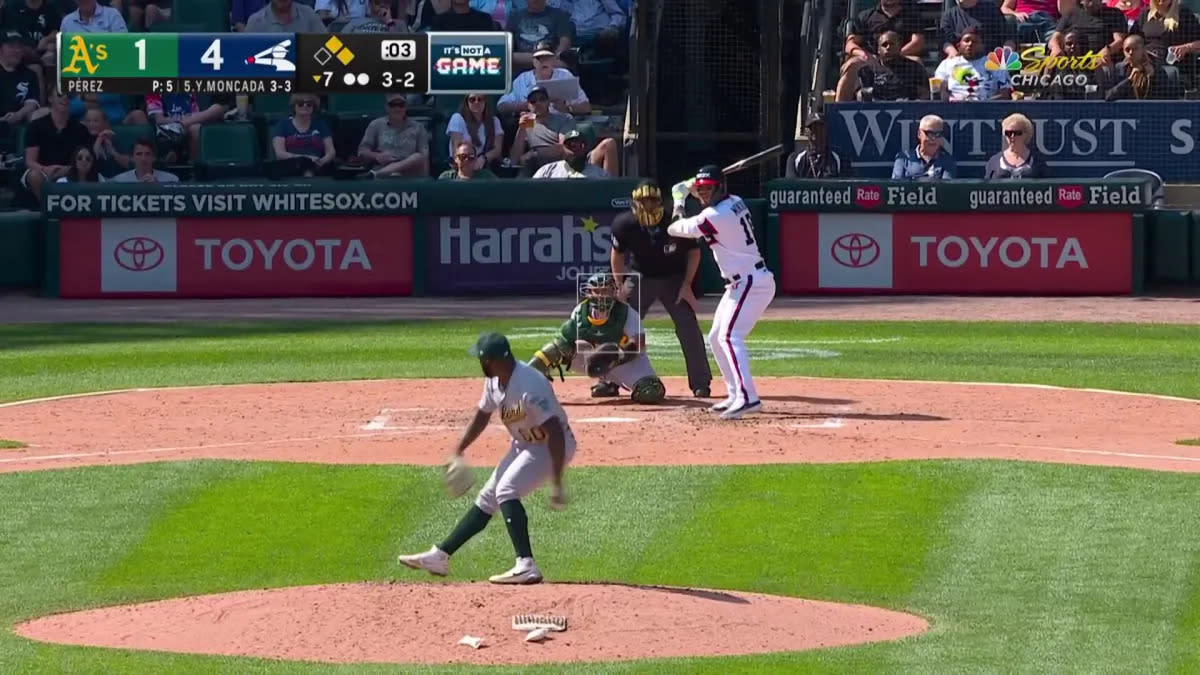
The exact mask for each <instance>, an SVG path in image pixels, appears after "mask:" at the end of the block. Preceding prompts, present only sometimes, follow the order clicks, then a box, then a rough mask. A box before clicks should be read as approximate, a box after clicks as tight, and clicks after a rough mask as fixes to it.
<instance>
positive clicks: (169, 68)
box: [57, 33, 512, 95]
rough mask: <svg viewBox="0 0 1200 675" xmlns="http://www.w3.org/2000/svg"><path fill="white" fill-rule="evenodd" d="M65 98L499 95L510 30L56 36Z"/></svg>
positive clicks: (505, 83)
mask: <svg viewBox="0 0 1200 675" xmlns="http://www.w3.org/2000/svg"><path fill="white" fill-rule="evenodd" d="M57 39H58V90H59V91H61V92H64V93H67V94H85V93H105V94H149V93H161V94H172V93H179V94H209V95H211V94H288V93H311V94H327V93H364V94H367V93H400V94H459V93H464V92H478V93H485V94H502V93H505V92H507V91H508V89H509V86H510V84H511V82H512V36H511V35H510V34H508V33H418V34H386V33H351V34H338V35H331V34H289V33H182V34H180V33H59V34H58V36H57Z"/></svg>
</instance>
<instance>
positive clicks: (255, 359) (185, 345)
mask: <svg viewBox="0 0 1200 675" xmlns="http://www.w3.org/2000/svg"><path fill="white" fill-rule="evenodd" d="M564 314H565V312H564ZM554 324H555V322H553V321H547V320H507V319H497V320H472V321H458V322H447V321H406V322H373V323H355V324H337V323H312V322H278V323H245V324H242V323H239V324H182V325H171V326H159V325H147V326H136V325H134V326H112V325H89V324H64V325H54V326H37V325H34V326H28V325H18V326H3V327H0V400H5V401H11V400H18V399H24V398H33V397H40V396H51V395H58V394H64V393H80V392H86V391H98V390H106V389H119V388H130V387H157V386H171V385H181V384H224V383H240V382H278V381H318V380H336V379H364V378H391V377H477V376H478V366H477V364H476V363H474V361H473V360H472V359H471V358H470V357H468V356H467V355H466V348H467V346H468V345H469V344H470V343H471V342H472V341H473V340H474V338H475V337H476V336H477V335H478V333H479V332H480V331H482V330H490V329H501V330H506V331H518V330H519V331H522V332H524V333H528V332H529V330H530V329H532V328H536V327H541V328H542V329H544V330H545V331H546V337H545V338H544V339H537V338H522V339H520V340H514V345H513V346H514V350H515V351H516V352H517V353H518V355H529V354H532V353H533V352H534V351H535V350H536V349H537V348H538V347H540V346H542V344H544V343H545V342H546V341H547V340H549V339H550V338H551V337H552V334H551V329H552V327H553V326H554ZM649 325H651V326H653V327H655V328H657V329H659V330H670V325H669V324H668V323H666V322H664V321H662V320H652V321H650V322H649ZM896 337H899V338H900V339H899V340H898V341H889V342H875V343H864V342H861V341H863V340H889V339H891V338H896ZM756 340H763V341H776V342H778V341H783V342H787V343H788V344H794V345H795V346H797V347H803V346H805V345H806V344H808V345H809V346H814V347H819V348H821V349H829V350H832V351H836V352H838V353H839V354H840V356H838V357H835V358H812V357H799V358H788V359H771V360H767V359H758V360H756V361H755V362H754V371H755V373H756V374H760V375H816V376H829V377H876V378H898V379H934V380H961V379H965V380H975V381H998V382H1038V383H1043V384H1057V385H1062V386H1075V387H1098V388H1110V389H1123V390H1129V391H1140V392H1150V393H1163V394H1172V395H1177V396H1189V397H1194V398H1200V378H1196V377H1195V376H1194V374H1195V373H1196V372H1200V326H1170V325H1166V326H1162V325H1154V326H1138V325H1126V324H1121V325H1105V324H1041V323H1038V324H1004V323H919V322H819V323H818V322H800V321H764V322H760V323H759V324H758V326H757V327H756V328H755V331H754V333H753V334H752V335H751V338H750V340H749V342H750V346H751V349H752V350H753V349H759V348H758V347H755V341H756ZM830 340H849V341H859V342H850V343H846V344H834V345H830V344H816V345H814V344H812V342H813V341H830ZM772 348H773V347H772V346H771V345H764V346H762V347H761V349H765V350H767V351H770V349H772ZM652 357H653V359H654V362H655V366H656V368H658V370H659V371H660V372H662V373H663V374H667V375H681V374H683V373H684V369H683V362H682V358H681V357H680V355H679V353H678V350H677V349H660V350H656V352H655V353H654V354H653V355H652ZM714 372H715V371H714ZM1149 373H1153V376H1152V377H1151V376H1149V375H1148V374H1149Z"/></svg>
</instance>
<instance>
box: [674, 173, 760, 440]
mask: <svg viewBox="0 0 1200 675" xmlns="http://www.w3.org/2000/svg"><path fill="white" fill-rule="evenodd" d="M676 187H677V188H678V186H676ZM689 191H690V192H691V193H692V194H693V195H694V196H695V197H696V199H698V200H699V201H700V205H701V207H702V210H701V211H700V213H699V214H697V215H695V216H691V217H689V218H680V219H678V220H676V221H675V222H673V223H671V225H670V226H668V227H667V233H668V234H670V235H671V236H674V237H687V238H689V239H699V238H701V237H703V238H704V240H705V241H707V242H708V246H709V248H711V249H712V252H713V258H714V259H716V261H717V267H719V268H720V269H721V276H723V277H725V294H724V295H722V296H721V302H720V303H719V304H718V305H717V310H716V312H715V313H714V314H713V324H712V329H711V330H709V332H708V342H709V345H710V346H711V347H712V351H713V356H715V357H716V360H717V367H718V368H719V369H720V370H721V377H722V378H724V380H725V390H726V392H727V393H726V398H725V400H724V401H721V402H720V403H717V404H716V405H714V406H713V407H712V410H714V411H720V412H721V419H726V420H730V419H738V418H740V417H742V416H743V415H746V414H749V413H756V412H759V411H761V410H762V403H761V402H760V401H759V399H758V390H757V389H756V388H755V386H754V378H753V377H751V376H750V354H749V352H748V351H747V350H746V336H748V335H749V334H750V331H752V330H754V326H755V324H757V323H758V320H759V318H761V317H762V315H763V312H765V311H767V307H768V306H769V305H770V304H771V301H772V300H773V299H775V275H773V274H771V271H770V270H768V269H767V264H766V262H765V261H764V260H763V257H762V253H761V252H760V251H759V249H758V243H757V242H756V241H755V240H754V222H753V220H752V217H751V215H750V207H748V206H746V202H744V201H742V198H741V197H738V196H737V195H731V194H728V193H727V192H726V190H725V174H724V172H723V171H722V170H721V167H719V166H715V165H711V164H710V165H708V166H705V167H702V168H701V169H700V170H699V171H698V172H696V177H695V179H693V180H692V181H691V186H690V190H689Z"/></svg>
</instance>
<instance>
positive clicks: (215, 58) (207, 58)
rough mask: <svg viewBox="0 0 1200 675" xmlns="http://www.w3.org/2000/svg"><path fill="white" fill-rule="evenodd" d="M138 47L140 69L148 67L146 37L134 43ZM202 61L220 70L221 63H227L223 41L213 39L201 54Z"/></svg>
mask: <svg viewBox="0 0 1200 675" xmlns="http://www.w3.org/2000/svg"><path fill="white" fill-rule="evenodd" d="M133 46H134V47H136V48H137V53H138V70H145V69H146V38H142V39H140V40H138V41H137V42H134V43H133ZM200 63H203V64H204V65H206V66H212V69H213V70H220V69H221V64H223V63H225V59H223V58H221V41H220V40H219V39H218V40H213V41H212V44H210V45H209V46H208V49H206V50H204V54H202V55H201V56H200Z"/></svg>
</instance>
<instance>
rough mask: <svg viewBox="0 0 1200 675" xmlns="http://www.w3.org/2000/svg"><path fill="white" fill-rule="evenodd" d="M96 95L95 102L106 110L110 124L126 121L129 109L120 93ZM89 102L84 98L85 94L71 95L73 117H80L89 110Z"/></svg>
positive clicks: (105, 113) (105, 114)
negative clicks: (126, 107)
mask: <svg viewBox="0 0 1200 675" xmlns="http://www.w3.org/2000/svg"><path fill="white" fill-rule="evenodd" d="M93 96H96V101H95V103H96V104H97V105H98V106H99V108H100V109H101V110H103V111H104V116H105V117H107V118H108V123H109V124H122V123H124V122H125V117H126V116H127V115H128V114H129V111H128V110H126V109H125V100H124V97H122V96H121V95H120V94H93ZM88 108H89V106H88V102H87V101H85V100H83V96H80V95H78V94H74V95H72V96H71V118H72V119H79V118H81V117H83V114H84V113H85V112H87V111H88Z"/></svg>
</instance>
